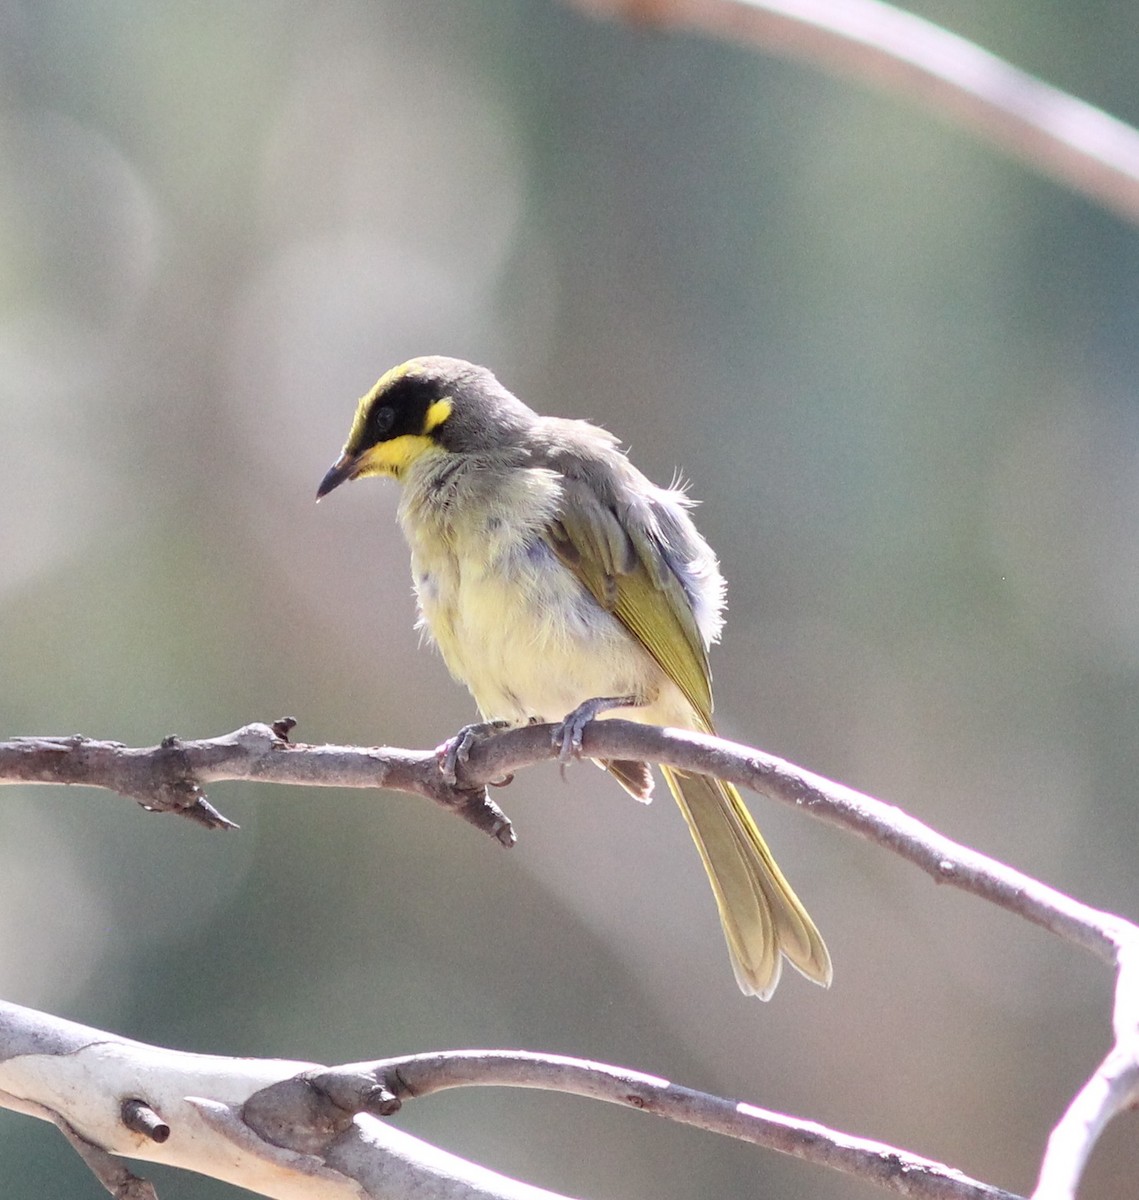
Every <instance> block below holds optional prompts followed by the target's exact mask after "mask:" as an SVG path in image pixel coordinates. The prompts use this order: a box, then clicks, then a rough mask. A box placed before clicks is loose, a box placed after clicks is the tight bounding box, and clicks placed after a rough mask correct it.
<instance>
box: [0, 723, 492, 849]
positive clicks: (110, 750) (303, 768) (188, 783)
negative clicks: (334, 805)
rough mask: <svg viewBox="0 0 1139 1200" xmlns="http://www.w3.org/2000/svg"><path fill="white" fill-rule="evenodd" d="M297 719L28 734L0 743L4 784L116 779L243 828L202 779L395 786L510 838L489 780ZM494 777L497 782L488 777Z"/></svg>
mask: <svg viewBox="0 0 1139 1200" xmlns="http://www.w3.org/2000/svg"><path fill="white" fill-rule="evenodd" d="M294 724H295V722H293V721H292V720H291V718H287V717H286V718H284V719H282V720H280V721H277V722H275V723H274V724H273V725H272V726H269V725H263V724H259V723H258V724H252V725H245V726H243V727H242V728H241V729H237V730H234V732H233V733H229V734H225V735H224V736H222V737H216V738H203V739H201V740H199V741H183V740H181V739H179V738H176V737H173V736H171V737H167V738H164V739H163V740H162V742H160V743H159V745H157V746H147V747H144V748H141V749H133V748H131V747H128V746H124V745H122V743H120V742H101V741H95V740H94V739H92V738H86V737H81V736H79V735H74V736H72V737H21V738H13V739H12V740H11V741H8V742H0V784H4V783H57V784H84V785H86V786H88V787H100V788H107V789H109V790H110V791H113V792H118V793H119V794H120V795H123V796H129V797H130V798H131V799H134V800H137V801H138V802H139V803H140V804H141V805H142V806H143V807H144V808H147V809H150V810H153V811H156V812H177V813H180V814H182V815H185V816H191V817H193V818H195V819H197V820H198V821H200V822H201V823H202V824H205V825H207V826H209V827H211V828H234V827H235V826H234V825H233V822H232V821H230V820H228V819H227V818H226V817H223V816H222V815H221V813H219V812H218V811H217V810H216V809H215V808H213V807H212V806H211V805H210V804H209V803H208V801H207V800H206V798H205V794H204V792H203V785H205V784H207V783H215V782H217V781H219V780H223V779H224V780H238V779H245V780H256V781H259V782H264V783H285V784H297V785H300V786H303V787H348V788H388V789H390V790H392V791H397V792H410V793H411V794H412V795H416V796H423V797H425V798H427V799H429V800H434V801H435V802H436V803H437V804H440V805H442V806H443V807H444V808H447V809H449V810H451V811H452V812H455V813H457V814H458V815H459V816H460V817H462V818H463V820H465V821H469V822H470V823H471V824H472V825H474V826H475V828H476V829H481V830H482V831H483V832H484V833H488V834H490V835H491V836H492V837H494V838H496V839H497V840H498V841H499V842H501V843H502V844H503V845H504V846H512V845H513V844H514V830H513V829H512V828H511V825H510V822H509V821H508V820H507V819H506V816H505V814H504V813H503V812H502V810H501V809H500V808H499V807H498V805H497V804H495V803H494V801H493V800H491V799H490V797H489V796H488V795H487V794H486V791H485V788H484V787H483V785H482V783H479V784H476V785H474V786H473V787H470V788H467V789H464V788H462V787H456V786H455V785H454V784H448V783H447V782H446V781H445V780H444V779H443V777H442V775H441V773H440V772H439V769H438V765H437V760H436V755H435V754H434V753H433V752H432V751H430V750H395V749H391V748H388V747H379V748H374V749H362V748H360V747H355V746H293V745H290V743H289V741H288V733H289V730H291V729H292V727H293V725H294ZM486 782H491V781H489V780H488V781H486Z"/></svg>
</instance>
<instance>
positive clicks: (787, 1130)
mask: <svg viewBox="0 0 1139 1200" xmlns="http://www.w3.org/2000/svg"><path fill="white" fill-rule="evenodd" d="M305 1078H306V1080H307V1081H308V1082H309V1083H311V1084H312V1085H313V1086H314V1087H315V1088H317V1089H318V1090H320V1091H322V1092H324V1093H325V1094H328V1095H330V1096H331V1097H333V1098H334V1099H335V1104H336V1107H338V1108H340V1109H347V1110H348V1111H355V1112H376V1111H377V1109H376V1108H375V1100H376V1097H382V1098H383V1099H382V1100H381V1101H380V1102H381V1103H383V1104H384V1105H385V1107H384V1109H383V1110H382V1111H383V1112H384V1113H385V1115H386V1114H387V1113H389V1112H391V1111H392V1104H391V1098H392V1097H393V1096H394V1097H395V1098H396V1099H397V1100H398V1099H410V1098H412V1097H421V1096H427V1095H430V1094H431V1093H432V1092H439V1091H444V1090H446V1089H448V1088H457V1087H523V1088H541V1089H544V1090H547V1091H556V1092H563V1093H567V1094H569V1095H573V1096H585V1097H587V1098H589V1099H592V1100H605V1101H607V1102H608V1103H610V1104H619V1105H622V1106H624V1107H627V1108H635V1109H638V1110H640V1111H642V1112H649V1113H654V1114H656V1115H657V1116H660V1117H666V1118H668V1119H669V1120H672V1121H678V1122H680V1123H681V1124H684V1125H694V1126H696V1128H698V1129H706V1130H708V1131H709V1132H711V1133H719V1134H723V1135H724V1136H726V1137H733V1138H738V1139H739V1140H740V1141H744V1142H750V1143H752V1144H753V1145H756V1146H764V1147H766V1148H767V1149H770V1150H777V1151H779V1152H780V1153H782V1154H790V1155H792V1156H794V1157H795V1158H800V1159H803V1160H805V1161H808V1162H813V1163H817V1164H819V1165H820V1166H824V1167H828V1168H830V1169H831V1170H835V1171H841V1172H843V1173H845V1174H849V1175H854V1176H857V1177H858V1178H860V1179H864V1180H867V1181H868V1182H872V1183H876V1184H878V1185H879V1186H881V1187H884V1188H887V1189H888V1190H890V1191H893V1192H895V1193H896V1194H898V1195H901V1196H913V1197H923V1198H924V1200H1016V1197H1015V1196H1014V1194H1013V1193H1012V1192H1006V1191H1004V1190H1003V1189H1002V1188H997V1187H992V1186H991V1185H989V1184H987V1183H981V1182H980V1181H978V1180H976V1179H970V1178H969V1177H968V1176H967V1175H964V1174H962V1173H961V1172H960V1171H957V1170H955V1169H954V1168H952V1167H947V1166H946V1165H945V1164H944V1163H939V1162H934V1161H933V1160H932V1159H928V1158H921V1157H919V1156H918V1155H915V1154H910V1153H909V1152H908V1151H906V1150H899V1149H897V1148H896V1147H894V1146H887V1145H884V1144H883V1143H881V1142H874V1141H869V1140H867V1139H865V1138H859V1137H853V1136H852V1135H850V1134H847V1133H842V1132H840V1131H838V1130H835V1129H828V1128H826V1126H823V1125H819V1124H817V1123H816V1122H814V1121H800V1120H797V1119H795V1118H793V1117H788V1116H785V1115H783V1114H782V1113H775V1112H770V1111H768V1110H767V1109H762V1108H757V1107H756V1106H755V1105H753V1104H746V1103H743V1102H742V1101H737V1100H726V1099H724V1098H723V1097H721V1096H713V1095H710V1094H709V1093H707V1092H700V1091H696V1090H695V1089H693V1088H688V1087H683V1086H681V1085H680V1084H676V1083H671V1082H670V1081H669V1080H667V1079H660V1078H658V1077H657V1076H655V1075H646V1074H644V1073H643V1072H641V1071H630V1070H627V1069H626V1068H624V1067H613V1066H609V1065H607V1064H605V1063H597V1062H587V1061H585V1060H583V1059H577V1058H567V1057H565V1056H563V1055H556V1054H534V1053H529V1052H526V1051H517V1050H449V1051H444V1052H439V1053H434V1054H414V1055H408V1056H406V1057H401V1058H389V1059H383V1060H381V1061H379V1062H374V1063H352V1064H350V1065H348V1066H345V1067H342V1068H333V1069H332V1070H330V1071H325V1072H310V1073H309V1074H308V1075H307V1076H306V1077H305ZM276 1086H277V1085H275V1087H276ZM253 1099H256V1097H255V1098H253ZM249 1108H250V1102H247V1103H246V1113H247V1116H248V1112H249Z"/></svg>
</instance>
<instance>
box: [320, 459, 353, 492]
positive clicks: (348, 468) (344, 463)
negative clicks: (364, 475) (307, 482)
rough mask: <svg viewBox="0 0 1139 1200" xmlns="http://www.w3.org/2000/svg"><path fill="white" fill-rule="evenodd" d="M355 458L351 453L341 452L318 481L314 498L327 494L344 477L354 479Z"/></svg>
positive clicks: (341, 481)
mask: <svg viewBox="0 0 1139 1200" xmlns="http://www.w3.org/2000/svg"><path fill="white" fill-rule="evenodd" d="M356 465H357V459H356V456H355V455H353V454H342V455H341V456H340V457H339V458H338V459H337V460H336V461H335V462H334V463H333V464H332V466H331V467H329V468H328V474H327V475H325V477H324V478H323V479H322V480H321V481H320V487H318V488H317V489H316V498H317V499H318V500H319V499H321V497H323V496H327V495H328V493H329V492H331V491H332V489H333V488H335V487H339V486H340V485H341V484H342V483H343V482H344V481H345V480H346V479H354V478H355V476H356Z"/></svg>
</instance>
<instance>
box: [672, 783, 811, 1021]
mask: <svg viewBox="0 0 1139 1200" xmlns="http://www.w3.org/2000/svg"><path fill="white" fill-rule="evenodd" d="M662 771H663V773H664V777H665V780H666V782H667V783H668V787H669V790H670V791H671V792H672V794H673V796H674V797H675V799H676V802H677V804H679V805H680V811H681V812H682V813H683V814H684V819H685V821H686V822H687V824H688V828H689V830H690V831H691V833H692V838H693V840H694V841H695V842H696V848H697V849H698V850H699V851H700V857H701V858H702V859H703V861H704V867H705V869H706V870H707V872H708V878H709V880H710V881H711V884H712V891H713V893H714V894H715V897H716V907H717V908H718V909H719V910H720V922H721V924H722V925H723V928H724V937H725V939H726V940H727V943H728V952H729V953H730V955H731V959H732V967H733V969H734V971H735V974H736V980H737V982H738V983H739V985H740V989H741V991H743V992H744V993H745V994H747V995H754V996H758V997H759V998H760V999H761V1000H767V999H769V998H770V996H771V994H772V992H774V991H775V987H776V985H777V984H778V983H779V975H780V972H781V970H782V966H783V959H784V958H786V959H787V961H788V962H790V963H791V965H792V966H793V967H795V969H796V970H798V971H799V972H801V973H802V974H803V975H805V976H806V977H807V978H808V979H810V980H812V981H813V982H814V983H818V984H820V985H821V986H823V987H828V986H829V985H830V982H831V973H832V972H831V960H830V954H829V953H828V952H827V948H826V945H825V944H824V943H823V939H822V937H821V936H820V935H819V931H818V930H817V929H816V928H815V923H814V922H813V921H812V920H811V918H810V917H809V916H808V914H807V910H806V909H805V908H804V907H803V905H802V904H801V903H800V901H799V898H798V897H797V896H796V895H795V893H794V892H793V891H792V890H791V885H790V884H789V883H788V882H787V880H786V879H785V878H784V877H783V872H782V871H780V869H779V867H778V866H777V865H776V862H775V859H774V858H773V857H772V854H771V851H770V850H769V849H768V848H767V843H766V842H765V841H764V840H763V837H762V835H761V834H760V832H759V829H758V828H757V827H756V824H755V821H754V820H752V816H751V813H750V812H748V810H747V806H746V805H745V804H744V802H743V797H742V796H740V794H739V792H738V791H737V790H736V789H735V788H734V787H733V786H732V785H731V784H729V783H723V782H722V781H721V780H718V779H714V778H712V777H711V776H706V775H689V774H686V773H685V772H683V771H677V770H674V769H672V768H669V767H664V768H662Z"/></svg>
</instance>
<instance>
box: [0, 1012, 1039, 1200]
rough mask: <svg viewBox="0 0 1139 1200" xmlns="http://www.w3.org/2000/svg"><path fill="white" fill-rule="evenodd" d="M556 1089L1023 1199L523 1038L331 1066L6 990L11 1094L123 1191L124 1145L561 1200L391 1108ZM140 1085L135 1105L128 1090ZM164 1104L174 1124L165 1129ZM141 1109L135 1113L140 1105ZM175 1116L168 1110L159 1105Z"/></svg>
mask: <svg viewBox="0 0 1139 1200" xmlns="http://www.w3.org/2000/svg"><path fill="white" fill-rule="evenodd" d="M472 1084H473V1085H483V1086H489V1085H494V1086H507V1087H530V1088H543V1089H546V1090H551V1091H559V1092H568V1093H571V1094H574V1095H579V1096H586V1097H589V1098H592V1099H597V1100H606V1101H609V1102H610V1103H614V1104H621V1105H623V1106H625V1107H630V1108H637V1109H640V1110H642V1111H645V1112H651V1113H655V1114H657V1115H658V1116H662V1117H667V1118H669V1119H670V1120H675V1121H680V1122H682V1123H684V1124H688V1125H695V1126H697V1127H698V1128H701V1129H707V1130H709V1131H711V1132H714V1133H721V1134H724V1135H726V1136H729V1137H734V1138H738V1139H741V1140H743V1141H747V1142H752V1143H754V1144H756V1145H760V1146H766V1147H768V1148H770V1149H773V1150H778V1151H780V1152H782V1153H785V1154H792V1155H794V1156H795V1157H797V1158H801V1159H806V1160H808V1161H811V1162H815V1163H818V1164H820V1165H823V1166H827V1167H830V1168H831V1169H834V1170H839V1171H843V1172H845V1173H847V1174H850V1175H854V1176H857V1177H859V1178H861V1179H865V1180H867V1181H868V1182H873V1183H877V1184H879V1185H880V1186H882V1187H885V1188H887V1189H889V1190H891V1191H893V1192H894V1193H896V1194H898V1195H902V1196H910V1197H918V1198H922V1200H1017V1198H1016V1197H1015V1196H1014V1195H1013V1194H1012V1193H1010V1192H1006V1191H1003V1190H1001V1189H1000V1188H994V1187H990V1186H989V1185H987V1184H984V1183H980V1182H978V1181H977V1180H973V1179H969V1178H968V1176H966V1175H963V1174H961V1173H960V1172H958V1171H955V1170H953V1169H952V1168H949V1167H946V1166H944V1165H943V1164H941V1163H937V1162H933V1161H931V1160H929V1159H924V1158H919V1157H917V1156H916V1155H912V1154H909V1153H907V1152H906V1151H904V1150H898V1149H896V1148H894V1147H892V1146H887V1145H884V1144H882V1143H880V1142H871V1141H866V1140H864V1139H861V1138H856V1137H852V1136H851V1135H849V1134H844V1133H840V1132H838V1131H836V1130H832V1129H827V1128H825V1127H824V1126H822V1125H817V1124H814V1123H812V1122H806V1121H797V1120H793V1119H792V1118H789V1117H785V1116H782V1115H780V1114H778V1113H773V1112H768V1111H766V1110H764V1109H761V1108H757V1107H755V1106H754V1105H750V1104H745V1103H741V1102H738V1101H735V1100H724V1099H721V1098H720V1097H717V1096H712V1095H708V1094H707V1093H704V1092H698V1091H694V1090H693V1089H691V1088H685V1087H682V1086H680V1085H678V1084H673V1083H670V1082H669V1081H668V1080H665V1079H659V1078H657V1077H655V1076H652V1075H646V1074H643V1073H642V1072H639V1071H629V1070H626V1069H624V1068H620V1067H613V1066H608V1065H606V1064H604V1063H593V1062H584V1061H582V1060H579V1059H572V1058H565V1057H561V1056H556V1055H551V1056H547V1055H541V1054H531V1053H523V1052H518V1051H500V1050H475V1051H452V1052H446V1053H438V1054H424V1055H414V1056H411V1057H407V1058H391V1059H383V1060H380V1061H376V1062H371V1063H351V1064H348V1065H346V1066H341V1067H323V1066H318V1065H316V1064H313V1063H299V1062H287V1061H280V1060H263V1059H227V1058H221V1057H216V1056H212V1055H199V1054H184V1053H180V1052H177V1051H171V1050H166V1049H163V1048H161V1047H157V1046H148V1045H145V1044H144V1043H141V1042H134V1041H130V1040H128V1039H126V1038H120V1037H118V1036H116V1035H114V1034H110V1033H105V1032H103V1031H101V1030H97V1029H91V1028H88V1027H86V1026H83V1025H76V1024H74V1023H73V1022H71V1021H64V1020H62V1019H60V1018H57V1017H51V1016H48V1015H46V1014H43V1013H37V1012H33V1011H32V1010H30V1009H26V1008H20V1007H19V1006H17V1005H13V1004H3V1003H0V1106H4V1107H10V1108H14V1109H16V1110H17V1111H19V1112H25V1113H30V1114H31V1115H34V1116H38V1117H41V1118H43V1119H45V1120H50V1121H53V1122H54V1123H55V1124H56V1125H57V1126H58V1127H59V1128H60V1129H61V1130H63V1131H64V1133H65V1135H66V1136H67V1138H68V1140H69V1141H70V1142H71V1144H72V1145H73V1146H74V1147H75V1148H76V1149H77V1150H78V1151H79V1152H80V1153H81V1154H82V1156H83V1158H84V1160H85V1161H86V1162H87V1163H88V1164H89V1165H90V1166H91V1167H92V1169H93V1170H94V1171H95V1172H96V1174H97V1175H98V1176H99V1178H100V1180H101V1181H102V1182H103V1183H104V1184H105V1186H106V1187H107V1188H108V1190H109V1191H111V1192H112V1194H114V1195H116V1196H121V1197H123V1200H128V1198H129V1200H142V1198H143V1197H146V1198H149V1200H152V1198H153V1196H154V1191H153V1188H152V1187H151V1185H150V1184H148V1183H146V1182H145V1181H144V1180H141V1179H139V1177H138V1176H136V1175H134V1174H133V1173H132V1172H130V1171H129V1170H127V1169H126V1168H125V1167H123V1166H122V1165H121V1164H119V1163H118V1162H117V1161H116V1160H115V1159H114V1158H113V1157H112V1155H124V1156H127V1157H131V1158H142V1159H147V1160H149V1161H153V1162H164V1163H167V1164H169V1165H171V1166H178V1167H183V1168H186V1169H188V1170H194V1171H198V1172H199V1173H201V1174H206V1175H211V1176H213V1177H215V1178H219V1179H225V1180H228V1181H229V1182H231V1183H236V1184H238V1185H239V1186H241V1187H244V1188H248V1189H249V1190H250V1191H254V1192H258V1193H259V1194H261V1195H265V1196H274V1197H281V1198H282V1200H296V1198H297V1197H300V1196H305V1197H306V1198H309V1200H340V1198H342V1197H343V1198H344V1200H347V1198H348V1197H352V1198H353V1200H360V1198H372V1200H380V1198H381V1197H382V1198H384V1200H386V1198H388V1197H396V1196H406V1195H408V1194H412V1193H414V1194H415V1195H417V1196H420V1197H422V1198H423V1200H557V1197H554V1196H553V1195H552V1194H551V1193H549V1192H544V1191H541V1190H539V1189H536V1188H531V1187H529V1186H528V1185H526V1184H520V1183H517V1182H515V1181H513V1180H510V1179H506V1178H505V1177H503V1176H500V1175H495V1174H494V1173H492V1172H490V1171H487V1170H485V1169H484V1168H482V1167H477V1166H475V1165H474V1164H472V1163H465V1162H462V1161H461V1160H459V1159H457V1158H454V1157H453V1156H452V1155H449V1154H447V1153H446V1152H445V1151H442V1150H438V1149H437V1148H436V1147H433V1146H429V1145H428V1144H427V1143H425V1142H421V1141H419V1140H418V1139H416V1138H412V1137H410V1136H409V1135H407V1134H404V1133H401V1132H400V1131H399V1130H396V1129H394V1128H393V1127H392V1126H390V1125H388V1124H386V1123H384V1122H381V1121H379V1120H377V1119H376V1117H377V1116H388V1115H390V1114H391V1113H394V1112H395V1111H397V1110H398V1108H399V1107H400V1102H401V1100H402V1099H404V1098H408V1097H411V1096H426V1095H428V1094H429V1093H431V1092H434V1091H440V1090H442V1089H444V1088H453V1087H461V1086H467V1085H472ZM125 1097H129V1107H128V1104H124V1098H125ZM140 1108H141V1109H144V1110H145V1112H146V1113H147V1114H150V1115H152V1116H155V1117H156V1118H157V1123H158V1124H159V1125H160V1126H161V1127H162V1128H163V1129H164V1130H165V1131H166V1132H165V1134H164V1135H163V1136H161V1137H155V1136H154V1130H153V1128H152V1126H153V1125H154V1122H152V1121H150V1120H146V1121H143V1122H142V1123H141V1127H140V1122H139V1121H138V1119H137V1112H138V1109H140ZM132 1114H134V1115H132ZM159 1114H161V1116H159Z"/></svg>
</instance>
